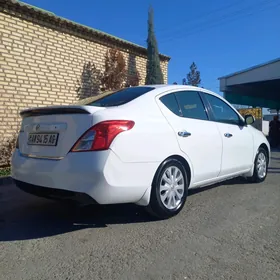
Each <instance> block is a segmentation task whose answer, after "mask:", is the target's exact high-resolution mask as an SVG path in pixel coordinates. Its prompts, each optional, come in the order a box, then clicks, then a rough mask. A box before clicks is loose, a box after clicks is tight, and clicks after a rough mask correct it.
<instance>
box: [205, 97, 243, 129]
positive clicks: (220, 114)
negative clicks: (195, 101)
mask: <svg viewBox="0 0 280 280" xmlns="http://www.w3.org/2000/svg"><path fill="white" fill-rule="evenodd" d="M205 97H206V98H207V100H208V101H209V103H210V106H211V108H212V112H213V115H214V118H215V121H217V122H223V123H229V124H236V125H239V124H240V117H239V116H238V115H237V113H236V112H235V111H234V110H233V109H232V108H231V107H230V106H229V105H228V104H226V103H225V102H224V101H223V100H221V99H220V98H218V97H216V96H214V95H211V94H205Z"/></svg>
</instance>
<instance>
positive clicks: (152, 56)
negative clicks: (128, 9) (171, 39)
mask: <svg viewBox="0 0 280 280" xmlns="http://www.w3.org/2000/svg"><path fill="white" fill-rule="evenodd" d="M147 51H148V58H147V76H146V81H145V84H146V85H154V84H163V83H164V80H163V75H162V71H161V68H160V59H159V52H158V45H157V40H156V36H155V31H154V11H153V9H152V8H151V7H150V9H149V15H148V38H147Z"/></svg>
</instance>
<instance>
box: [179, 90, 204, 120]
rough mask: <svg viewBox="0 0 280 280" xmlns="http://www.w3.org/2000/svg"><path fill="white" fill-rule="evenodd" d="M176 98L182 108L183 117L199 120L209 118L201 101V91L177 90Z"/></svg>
mask: <svg viewBox="0 0 280 280" xmlns="http://www.w3.org/2000/svg"><path fill="white" fill-rule="evenodd" d="M175 95H176V98H177V100H178V103H179V106H180V108H181V111H182V114H183V117H185V118H190V119H198V120H208V116H207V113H206V110H205V107H204V104H203V103H202V101H201V98H200V96H199V93H198V92H196V91H179V92H176V94H175Z"/></svg>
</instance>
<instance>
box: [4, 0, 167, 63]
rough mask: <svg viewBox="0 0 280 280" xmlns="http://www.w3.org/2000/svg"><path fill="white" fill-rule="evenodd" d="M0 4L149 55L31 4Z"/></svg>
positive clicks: (13, 0)
mask: <svg viewBox="0 0 280 280" xmlns="http://www.w3.org/2000/svg"><path fill="white" fill-rule="evenodd" d="M0 4H1V5H0V11H4V12H8V10H9V9H13V10H15V11H16V12H20V13H21V14H31V16H32V15H34V16H35V17H36V18H39V19H40V20H42V21H50V22H51V23H53V24H57V26H62V25H63V26H64V27H66V28H69V29H73V30H74V31H78V32H79V31H80V32H81V33H88V35H90V36H96V37H97V38H99V39H103V40H104V39H105V40H107V41H109V42H110V41H111V42H113V43H118V44H120V45H122V46H123V47H124V48H129V49H133V50H134V51H136V52H140V53H142V54H145V55H147V49H146V48H145V47H143V46H140V45H137V44H134V43H132V42H129V41H126V40H123V39H121V38H119V37H116V36H113V35H111V34H108V33H105V32H102V31H100V30H97V29H94V28H92V27H89V26H85V25H82V24H79V23H76V22H74V21H71V20H68V19H66V18H63V17H60V16H57V15H55V14H54V13H52V12H50V11H47V10H44V9H41V8H38V7H35V6H32V5H30V4H27V3H23V2H21V1H17V0H0ZM159 56H160V59H161V60H167V61H169V60H170V57H169V56H167V55H163V54H159Z"/></svg>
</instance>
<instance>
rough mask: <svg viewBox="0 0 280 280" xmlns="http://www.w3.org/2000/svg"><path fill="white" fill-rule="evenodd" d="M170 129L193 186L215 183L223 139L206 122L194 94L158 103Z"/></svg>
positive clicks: (175, 94)
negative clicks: (191, 171) (172, 131)
mask: <svg viewBox="0 0 280 280" xmlns="http://www.w3.org/2000/svg"><path fill="white" fill-rule="evenodd" d="M158 103H159V106H160V108H161V111H162V113H163V115H164V116H165V117H166V119H167V121H168V122H169V124H170V126H171V127H172V128H173V130H174V133H175V135H176V138H177V141H178V144H179V146H180V149H181V150H182V151H183V153H184V154H185V155H186V159H187V160H188V161H189V163H190V164H191V165H192V169H193V178H192V183H193V184H194V185H195V184H196V183H199V182H202V181H207V180H210V179H215V178H217V176H218V175H219V173H220V169H221V158H222V139H221V136H220V133H219V131H218V129H217V126H216V123H214V122H211V121H209V118H208V114H207V110H206V108H205V107H204V104H203V102H202V100H201V97H200V95H199V93H198V92H197V91H186V90H184V91H176V92H172V93H169V94H165V95H163V96H161V97H159V99H158Z"/></svg>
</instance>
